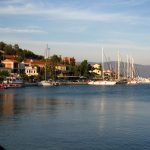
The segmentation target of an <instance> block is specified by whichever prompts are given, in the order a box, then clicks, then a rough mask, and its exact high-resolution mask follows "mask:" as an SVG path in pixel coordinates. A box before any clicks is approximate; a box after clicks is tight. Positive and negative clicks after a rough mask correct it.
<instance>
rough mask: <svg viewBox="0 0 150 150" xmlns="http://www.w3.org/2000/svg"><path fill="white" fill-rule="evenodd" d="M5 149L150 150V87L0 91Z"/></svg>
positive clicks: (1, 136)
mask: <svg viewBox="0 0 150 150" xmlns="http://www.w3.org/2000/svg"><path fill="white" fill-rule="evenodd" d="M0 145H3V146H4V147H5V148H6V150H77V149H79V150H122V149H123V150H141V149H142V150H146V149H147V150H149V149H150V85H137V86H120V85H118V86H114V87H100V86H88V85H83V86H57V87H49V88H42V87H28V88H20V89H7V90H0Z"/></svg>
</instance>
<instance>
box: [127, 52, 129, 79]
mask: <svg viewBox="0 0 150 150" xmlns="http://www.w3.org/2000/svg"><path fill="white" fill-rule="evenodd" d="M128 76H129V62H128V55H127V78H128Z"/></svg>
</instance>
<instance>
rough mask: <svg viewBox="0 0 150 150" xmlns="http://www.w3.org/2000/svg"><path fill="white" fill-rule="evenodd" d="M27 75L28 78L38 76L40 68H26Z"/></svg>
mask: <svg viewBox="0 0 150 150" xmlns="http://www.w3.org/2000/svg"><path fill="white" fill-rule="evenodd" d="M25 74H26V75H27V76H38V68H37V67H36V66H26V67H25Z"/></svg>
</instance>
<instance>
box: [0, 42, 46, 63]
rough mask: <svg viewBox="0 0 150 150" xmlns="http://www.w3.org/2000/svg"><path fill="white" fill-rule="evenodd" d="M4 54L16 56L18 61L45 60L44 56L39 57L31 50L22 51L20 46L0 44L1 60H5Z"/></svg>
mask: <svg viewBox="0 0 150 150" xmlns="http://www.w3.org/2000/svg"><path fill="white" fill-rule="evenodd" d="M3 54H5V55H16V56H18V57H17V60H18V61H20V62H21V61H22V60H24V59H30V58H32V59H43V56H39V55H36V54H34V53H33V52H32V51H30V50H26V49H22V48H20V47H19V45H18V44H14V45H11V44H6V43H4V42H0V59H1V60H2V59H3Z"/></svg>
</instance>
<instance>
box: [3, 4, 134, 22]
mask: <svg viewBox="0 0 150 150" xmlns="http://www.w3.org/2000/svg"><path fill="white" fill-rule="evenodd" d="M4 14H6V15H36V16H44V17H45V18H48V19H62V20H79V21H107V22H110V21H122V22H131V21H132V22H133V21H135V20H136V19H137V17H136V16H131V15H128V14H123V13H104V12H94V11H89V10H85V9H84V10H83V9H82V10H81V9H75V8H69V7H52V6H49V7H46V6H39V5H36V4H32V3H27V4H24V5H19V6H17V5H8V6H5V7H4V6H3V7H1V8H0V15H4Z"/></svg>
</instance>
